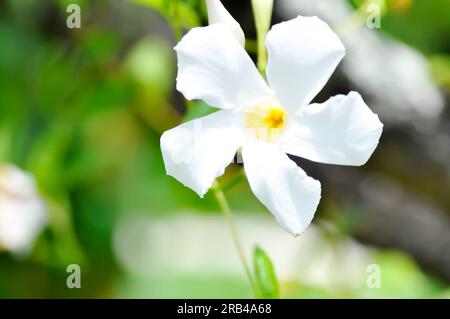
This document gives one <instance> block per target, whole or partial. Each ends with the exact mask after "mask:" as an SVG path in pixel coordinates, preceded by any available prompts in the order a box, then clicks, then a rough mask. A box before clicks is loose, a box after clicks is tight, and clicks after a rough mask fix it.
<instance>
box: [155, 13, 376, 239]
mask: <svg viewBox="0 0 450 319" xmlns="http://www.w3.org/2000/svg"><path fill="white" fill-rule="evenodd" d="M224 22H225V23H216V24H212V25H210V26H207V27H201V28H194V29H192V30H191V31H190V32H189V33H188V34H186V36H185V37H184V38H183V39H182V40H181V41H180V43H179V44H178V45H177V46H176V47H175V50H176V52H177V55H178V77H177V89H178V90H179V91H180V92H181V93H183V95H184V96H185V97H186V98H187V99H188V100H192V99H202V100H203V101H205V102H206V103H208V104H209V105H212V106H215V107H217V108H219V109H220V110H219V111H217V112H215V113H213V114H211V115H208V116H205V117H203V118H200V119H196V120H193V121H190V122H187V123H184V124H182V125H180V126H178V127H175V128H173V129H171V130H169V131H167V132H165V133H164V134H163V136H162V137H161V149H162V154H163V158H164V162H165V166H166V170H167V173H168V174H169V175H171V176H173V177H175V178H176V179H177V180H178V181H180V182H181V183H183V184H184V185H186V186H187V187H189V188H191V189H193V190H194V191H195V192H197V193H198V194H199V195H200V196H203V195H204V194H205V193H206V192H207V191H208V189H209V188H210V187H211V185H212V183H213V181H214V180H215V178H216V177H218V176H220V175H222V174H223V172H224V170H225V167H226V166H227V165H228V164H229V163H230V162H232V160H233V158H234V155H235V153H236V151H237V150H238V149H240V148H242V158H243V161H244V168H245V172H246V175H247V178H248V180H249V184H250V187H251V189H252V191H253V192H254V194H255V195H256V197H257V198H258V199H259V200H260V201H261V202H262V203H263V204H264V205H265V206H266V207H267V208H268V209H269V211H270V212H271V213H272V214H273V215H274V216H275V218H276V220H277V221H278V223H279V224H280V225H281V226H282V227H283V228H284V229H285V230H287V231H288V232H290V233H291V234H293V235H299V234H300V233H302V232H303V231H304V230H305V228H306V227H307V226H308V225H309V224H310V222H311V220H312V218H313V216H314V213H315V211H316V208H317V205H318V204H319V200H320V193H321V187H320V183H319V182H318V181H317V180H315V179H313V178H311V177H309V176H307V175H306V173H305V172H304V171H303V170H302V169H301V168H299V167H298V166H297V165H296V164H295V163H294V162H293V161H291V160H290V159H289V158H288V156H287V155H286V153H288V154H293V155H296V156H300V157H304V158H306V159H309V160H312V161H316V162H321V163H329V164H341V165H363V164H364V163H365V162H366V161H367V160H368V159H369V157H370V156H371V154H372V153H373V151H374V150H375V148H376V146H377V144H378V140H379V138H380V136H381V132H382V128H383V124H382V123H381V122H380V121H379V119H378V116H377V115H376V114H374V113H372V112H371V110H370V109H369V108H368V106H367V105H366V104H365V103H364V101H363V99H362V98H361V96H360V95H359V94H358V93H356V92H350V93H349V94H348V95H338V96H335V97H332V98H330V99H329V100H328V101H326V102H324V103H321V104H309V103H310V102H311V100H312V99H313V98H314V97H315V96H316V94H317V93H318V92H319V91H320V90H321V89H322V88H323V86H324V85H325V83H326V82H327V81H328V79H329V78H330V76H331V74H332V73H333V71H334V70H335V68H336V66H337V65H338V63H339V62H340V60H341V59H342V58H343V57H344V54H345V49H344V46H343V45H342V43H341V41H340V40H339V38H338V37H337V36H336V34H334V32H333V31H332V30H331V29H330V27H329V26H328V25H327V24H326V23H325V22H323V21H321V20H320V19H318V18H317V17H303V16H299V17H297V18H295V19H293V20H290V21H288V22H283V23H280V24H278V25H275V26H273V27H272V29H271V30H270V31H269V33H268V34H267V40H266V46H267V50H268V55H269V58H268V64H267V69H266V73H267V80H268V83H266V82H265V80H264V79H263V78H262V77H261V76H260V74H259V73H258V71H257V69H256V67H255V65H254V64H253V62H252V60H251V58H250V57H249V56H248V54H247V53H246V51H245V50H244V48H243V47H242V46H241V43H240V41H237V38H236V37H235V33H233V32H230V27H229V26H227V25H226V23H227V22H226V21H224Z"/></svg>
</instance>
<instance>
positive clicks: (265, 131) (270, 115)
mask: <svg viewBox="0 0 450 319" xmlns="http://www.w3.org/2000/svg"><path fill="white" fill-rule="evenodd" d="M245 125H246V127H247V128H248V129H249V130H250V131H251V133H252V134H253V135H254V136H255V137H256V138H257V139H258V140H261V141H265V142H273V141H275V140H276V139H278V137H279V136H280V134H281V132H282V131H283V130H284V127H285V125H286V111H285V110H284V109H283V108H282V107H281V106H279V104H278V102H276V101H266V102H265V103H262V104H258V105H256V106H255V107H253V108H252V109H250V110H249V111H248V112H247V113H246V118H245Z"/></svg>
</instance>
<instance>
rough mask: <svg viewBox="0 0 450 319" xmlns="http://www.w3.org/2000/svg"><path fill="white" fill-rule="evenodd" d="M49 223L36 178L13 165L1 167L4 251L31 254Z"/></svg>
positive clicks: (1, 240) (0, 240)
mask: <svg viewBox="0 0 450 319" xmlns="http://www.w3.org/2000/svg"><path fill="white" fill-rule="evenodd" d="M47 222H48V212H47V209H46V207H45V205H44V203H43V201H42V199H41V198H40V196H39V194H38V191H37V190H36V185H35V181H34V178H33V177H32V176H31V175H29V174H27V173H25V172H23V171H21V170H20V169H18V168H17V167H15V166H13V165H4V166H1V167H0V250H1V249H6V250H9V251H12V252H14V253H18V254H24V253H27V252H28V251H29V250H30V249H31V247H32V245H33V242H34V240H35V238H36V237H37V235H38V234H39V233H40V232H41V231H42V229H43V228H44V227H45V225H46V224H47Z"/></svg>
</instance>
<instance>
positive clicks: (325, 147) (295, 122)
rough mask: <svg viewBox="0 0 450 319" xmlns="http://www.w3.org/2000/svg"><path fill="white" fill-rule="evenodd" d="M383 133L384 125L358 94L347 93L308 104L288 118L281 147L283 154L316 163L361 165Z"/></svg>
mask: <svg viewBox="0 0 450 319" xmlns="http://www.w3.org/2000/svg"><path fill="white" fill-rule="evenodd" d="M382 130H383V124H382V123H381V122H380V120H379V119H378V116H377V115H376V114H374V113H373V112H372V111H371V110H370V109H369V107H368V106H367V105H366V103H365V102H364V101H363V99H362V97H361V95H359V94H358V93H356V92H350V93H349V94H348V95H336V96H334V97H332V98H330V99H329V100H328V101H326V102H325V103H322V104H311V105H309V106H307V107H305V108H303V109H302V110H301V111H300V112H299V113H298V114H297V115H296V116H294V117H291V118H290V119H288V123H287V127H286V131H285V132H284V134H283V135H282V136H281V138H280V146H281V148H282V149H283V150H284V151H285V152H286V153H289V154H293V155H297V156H301V157H304V158H307V159H309V160H312V161H316V162H321V163H329V164H340V165H363V164H365V163H366V162H367V160H368V159H369V157H370V156H371V155H372V153H373V151H374V150H375V148H376V147H377V145H378V140H379V139H380V136H381V132H382Z"/></svg>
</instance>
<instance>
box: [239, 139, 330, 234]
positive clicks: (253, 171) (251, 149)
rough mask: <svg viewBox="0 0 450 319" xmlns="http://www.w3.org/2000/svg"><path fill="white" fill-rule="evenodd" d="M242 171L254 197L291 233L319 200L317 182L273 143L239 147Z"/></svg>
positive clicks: (297, 230)
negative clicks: (242, 161)
mask: <svg viewBox="0 0 450 319" xmlns="http://www.w3.org/2000/svg"><path fill="white" fill-rule="evenodd" d="M242 158H243V160H244V167H245V173H246V174H247V178H248V181H249V183H250V187H251V189H252V191H253V193H255V195H256V197H257V198H258V199H259V200H260V201H261V202H262V203H263V204H264V206H266V207H267V209H268V210H269V211H270V212H271V213H272V214H273V215H274V216H275V218H276V220H277V222H278V223H279V224H280V226H281V227H283V228H284V229H285V230H286V231H288V232H289V233H291V234H292V235H294V236H297V235H299V234H301V233H302V232H303V231H304V230H305V229H306V227H308V225H309V224H310V223H311V220H312V219H313V217H314V213H315V211H316V209H317V205H318V204H319V201H320V189H321V188H320V182H318V181H317V180H315V179H313V178H311V177H309V176H307V175H306V173H305V172H304V171H303V170H302V169H301V168H300V167H298V166H297V165H296V164H295V163H294V162H293V161H291V160H290V159H289V158H288V157H287V155H286V154H284V153H283V152H282V151H281V150H280V149H279V148H277V147H276V145H274V144H270V143H262V142H253V143H249V144H247V145H245V146H244V147H243V149H242Z"/></svg>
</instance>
